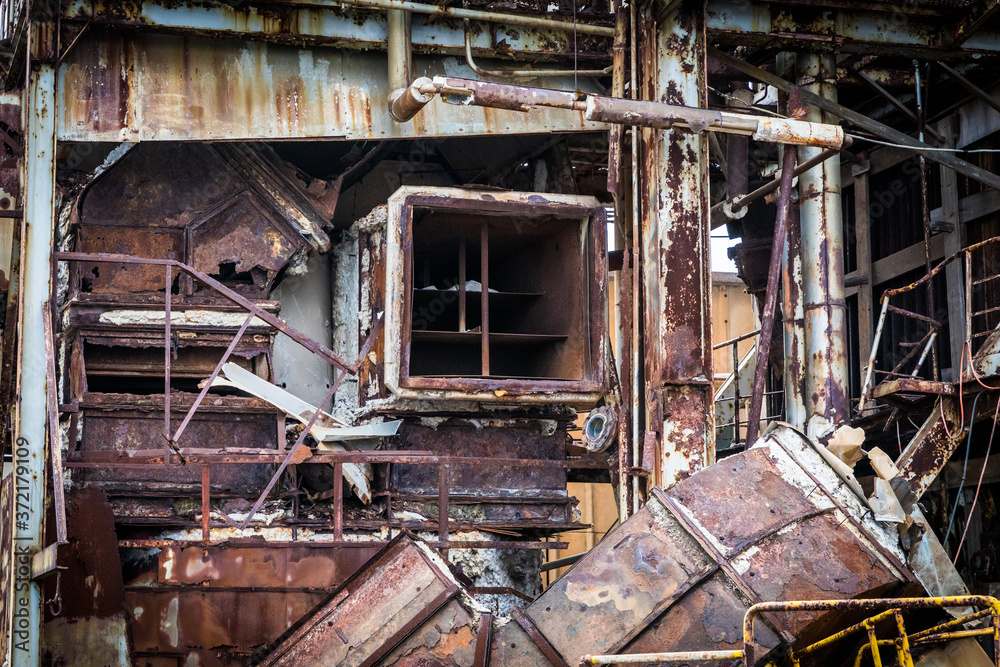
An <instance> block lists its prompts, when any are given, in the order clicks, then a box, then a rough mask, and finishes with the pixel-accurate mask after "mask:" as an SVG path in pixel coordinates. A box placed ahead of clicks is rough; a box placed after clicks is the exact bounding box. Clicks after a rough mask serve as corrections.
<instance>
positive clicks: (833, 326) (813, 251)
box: [797, 53, 850, 423]
mask: <svg viewBox="0 0 1000 667" xmlns="http://www.w3.org/2000/svg"><path fill="white" fill-rule="evenodd" d="M797 66H798V75H799V85H800V86H802V87H803V88H804V89H805V90H808V91H810V92H812V93H816V94H817V95H821V96H823V97H825V98H827V99H829V100H832V101H836V99H837V87H836V85H837V63H836V61H835V59H834V56H833V54H815V53H802V54H799V56H798V61H797ZM805 120H808V121H813V122H828V123H834V122H837V121H836V119H835V118H834V117H832V116H826V115H825V114H824V113H823V112H822V111H820V110H819V109H816V108H812V109H811V110H810V113H809V115H808V116H807V117H806V118H805ZM821 150H822V149H820V148H799V161H800V162H804V161H805V160H808V159H809V158H811V157H813V156H814V155H816V154H817V153H819V152H821ZM799 204H800V208H799V212H800V220H801V228H802V296H803V301H804V314H805V325H806V327H805V328H806V356H805V362H806V365H805V389H806V393H805V404H806V413H807V417H808V418H811V417H812V416H813V415H818V416H820V417H823V418H825V419H827V420H829V421H831V422H835V423H837V422H843V421H846V420H847V418H848V417H849V405H848V397H849V391H850V385H849V381H848V378H849V376H848V372H847V306H846V303H845V301H844V228H843V220H842V217H841V208H840V164H839V162H838V161H837V160H827V161H825V162H823V163H822V164H820V165H817V166H816V167H813V168H812V169H810V170H809V171H807V172H805V173H804V174H802V175H801V176H800V177H799Z"/></svg>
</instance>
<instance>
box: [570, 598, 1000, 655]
mask: <svg viewBox="0 0 1000 667" xmlns="http://www.w3.org/2000/svg"><path fill="white" fill-rule="evenodd" d="M954 607H980V608H981V610H980V611H978V612H975V613H972V614H968V615H965V616H963V617H961V618H958V619H953V620H950V621H947V622H944V623H940V624H938V625H935V626H934V627H931V628H927V629H926V630H921V631H920V632H915V633H913V634H909V633H908V632H907V630H906V625H905V624H904V622H903V615H902V611H903V610H904V609H945V608H954ZM838 609H839V610H844V611H848V610H866V611H876V610H883V611H880V613H878V614H875V615H874V616H872V617H870V618H867V619H865V620H864V621H862V622H860V623H855V624H854V625H852V626H850V627H848V628H845V629H843V630H841V631H839V632H836V633H834V634H832V635H830V636H828V637H826V638H825V639H821V640H819V641H817V642H815V643H813V644H810V645H809V646H806V647H805V648H802V649H799V650H798V651H792V652H790V653H789V656H788V657H789V659H790V661H791V664H792V665H793V666H794V667H799V665H801V660H802V657H803V656H805V655H808V654H810V653H815V652H816V651H818V650H820V649H823V648H827V647H829V646H831V645H833V644H834V643H835V642H838V641H840V640H842V639H845V638H847V637H849V636H851V635H854V634H858V633H860V632H865V633H867V635H868V642H867V643H865V644H864V645H862V646H861V648H860V650H859V651H858V654H857V658H856V661H855V664H859V661H860V659H861V657H862V656H863V654H864V651H866V650H871V651H872V657H873V659H874V660H875V664H876V665H881V664H882V661H881V656H880V653H879V647H880V646H893V647H894V648H895V650H896V655H897V664H899V665H905V666H906V667H912V666H913V655H912V649H913V647H915V646H918V645H927V644H934V643H941V642H947V641H951V640H953V639H962V638H965V637H979V636H985V635H992V636H993V653H994V664H995V665H997V667H1000V600H997V599H996V598H993V597H990V596H986V595H956V596H948V597H931V598H874V599H863V600H810V601H788V602H759V603H757V604H755V605H753V606H751V607H750V608H749V609H747V611H746V613H745V614H744V616H743V648H742V650H736V649H734V650H724V651H676V652H668V653H636V654H632V655H627V654H625V655H585V656H583V657H582V658H580V665H581V666H586V665H618V664H631V663H650V662H660V663H678V662H690V661H697V660H701V661H716V660H742V664H743V665H744V667H750V666H751V665H753V664H754V663H755V657H756V651H755V642H754V619H755V618H756V617H757V616H759V615H761V614H775V613H788V612H802V611H833V610H838ZM986 617H989V618H990V619H991V626H992V627H990V628H983V629H976V630H952V629H953V628H956V627H959V626H961V625H965V624H966V623H969V622H972V621H977V620H979V619H983V618H986ZM890 618H892V619H893V620H894V621H895V625H896V631H897V637H896V638H895V639H888V640H887V639H878V637H877V636H876V633H875V627H876V625H877V624H878V623H879V622H881V621H885V620H888V619H890Z"/></svg>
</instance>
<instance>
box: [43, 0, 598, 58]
mask: <svg viewBox="0 0 1000 667" xmlns="http://www.w3.org/2000/svg"><path fill="white" fill-rule="evenodd" d="M271 4H272V3H270V2H268V3H243V4H241V5H239V6H236V5H233V4H231V3H227V2H218V3H214V4H213V3H209V2H205V3H201V4H199V5H198V6H191V5H189V6H186V7H184V8H183V9H182V10H180V9H177V8H174V7H173V6H172V5H170V3H169V0H167V1H164V0H142V1H141V2H134V3H130V4H129V5H128V6H127V7H122V6H121V4H120V3H116V2H91V1H90V0H70V1H69V2H67V3H65V4H64V5H63V7H62V11H61V20H62V21H63V22H64V23H67V24H71V23H73V24H83V25H93V26H95V27H97V26H113V27H119V28H138V29H142V30H147V31H149V30H154V31H158V32H171V33H177V34H185V33H187V34H192V33H198V32H205V31H210V32H211V33H212V35H213V36H224V37H229V38H233V39H248V40H249V39H253V40H271V41H276V42H281V41H285V42H287V41H289V40H290V39H294V42H295V43H296V44H301V45H316V46H320V45H325V46H336V47H338V48H352V49H379V48H385V46H386V43H387V41H388V33H389V32H391V30H390V29H389V28H388V26H387V21H386V20H385V18H383V16H380V15H379V13H380V12H381V11H385V12H386V13H389V12H392V11H400V12H406V13H415V14H417V16H416V17H415V18H417V22H416V24H415V25H414V29H415V30H414V37H415V46H416V47H417V49H418V50H419V51H421V52H424V53H428V52H430V53H452V54H458V53H459V52H460V50H461V48H462V38H463V29H462V26H461V25H456V23H459V22H457V21H447V22H442V21H441V15H442V14H445V15H450V17H451V18H458V19H469V20H473V21H476V24H475V26H476V30H475V36H474V39H475V43H474V47H475V48H476V50H477V51H479V52H480V53H484V54H486V53H488V54H489V55H491V56H499V57H535V58H538V57H547V58H552V57H553V56H555V57H560V56H561V57H562V58H565V57H566V56H570V57H572V55H573V28H574V24H573V23H572V22H571V21H560V20H553V19H550V18H546V17H534V16H525V15H522V14H508V13H498V12H484V11H479V10H470V9H466V10H463V9H462V8H449V7H443V6H437V5H430V4H420V3H408V2H379V1H377V0H376V1H375V2H366V1H365V0H358V1H357V2H350V1H348V2H337V3H332V2H322V1H321V0H305V1H295V2H290V1H288V0H286V1H285V2H284V3H282V4H283V5H284V7H282V9H281V12H282V18H280V19H279V18H277V16H276V15H275V8H274V7H270V6H268V5H271ZM373 9H376V10H379V13H374V12H373V11H372V10H373ZM456 9H457V11H456ZM515 26H517V27H515ZM576 27H577V28H578V31H577V32H578V34H582V35H590V34H593V35H594V36H595V37H610V36H611V34H612V33H611V32H610V31H611V30H612V28H610V27H609V26H605V25H594V24H591V23H585V22H582V21H581V22H578V23H577V24H576ZM591 31H595V32H593V33H591ZM500 40H505V41H506V43H507V47H508V48H507V49H502V48H496V47H495V46H494V45H495V44H496V43H497V42H498V41H500ZM584 44H585V45H586V46H584V45H581V46H584V53H583V54H581V55H584V56H585V57H590V58H593V57H594V56H595V55H597V53H595V52H596V51H597V49H596V46H595V45H594V44H593V43H591V42H589V41H588V42H585V43H584Z"/></svg>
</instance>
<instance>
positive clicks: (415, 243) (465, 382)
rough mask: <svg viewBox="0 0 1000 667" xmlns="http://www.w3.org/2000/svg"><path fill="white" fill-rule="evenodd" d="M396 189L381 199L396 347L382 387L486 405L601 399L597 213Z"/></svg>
mask: <svg viewBox="0 0 1000 667" xmlns="http://www.w3.org/2000/svg"><path fill="white" fill-rule="evenodd" d="M403 190H405V192H397V193H396V195H394V196H393V199H392V200H390V226H391V227H392V228H393V229H392V230H391V231H390V255H389V263H390V268H389V278H388V282H387V287H388V289H389V291H390V293H391V292H395V294H396V296H397V300H396V301H395V304H394V305H393V307H390V310H391V311H392V312H390V313H389V319H388V322H387V323H388V324H389V327H390V329H394V330H395V331H396V332H397V333H398V336H399V341H400V345H399V348H398V349H399V360H398V375H397V376H396V377H395V378H393V377H392V374H391V373H389V374H387V382H388V383H389V384H390V389H393V391H394V392H396V393H399V394H400V395H404V394H405V395H410V396H415V393H414V391H409V392H408V391H407V390H416V392H418V393H419V392H420V391H421V390H423V391H425V392H426V391H430V392H433V391H435V390H452V391H454V390H460V391H465V392H468V393H470V394H483V395H487V396H492V397H493V398H494V399H498V398H502V397H503V396H505V395H508V394H516V395H520V396H525V395H530V394H532V393H537V392H569V393H573V394H578V395H579V394H592V393H595V392H599V391H601V389H602V388H603V386H604V355H605V351H606V348H605V344H606V343H605V341H606V336H607V332H606V326H607V325H606V312H607V307H606V303H605V283H606V275H607V265H606V258H605V254H606V234H607V231H606V229H605V226H606V225H605V217H604V210H603V208H602V207H601V206H600V204H599V203H598V202H597V201H596V200H595V199H593V198H591V197H573V196H561V195H539V194H537V193H499V192H476V191H466V190H454V189H419V190H418V189H416V188H404V189H403ZM442 190H443V191H442ZM394 203H395V206H394V205H393V204H394ZM394 241H395V243H394ZM392 246H395V255H396V256H397V257H398V261H399V262H400V266H399V267H398V268H397V270H394V267H393V266H392V264H393V255H394V253H393V248H392ZM394 278H395V281H394ZM389 303H393V300H391V299H390V301H389ZM394 316H395V319H396V321H395V322H393V319H394ZM390 350H392V348H391V347H390ZM393 379H395V381H396V382H395V385H396V386H395V387H393V384H394V383H393ZM426 395H427V394H426V393H424V394H421V396H426ZM450 395H451V396H452V397H455V396H454V394H453V393H452V394H450ZM574 398H576V399H581V398H582V397H581V396H575V397H574ZM478 400H483V399H482V396H479V397H478Z"/></svg>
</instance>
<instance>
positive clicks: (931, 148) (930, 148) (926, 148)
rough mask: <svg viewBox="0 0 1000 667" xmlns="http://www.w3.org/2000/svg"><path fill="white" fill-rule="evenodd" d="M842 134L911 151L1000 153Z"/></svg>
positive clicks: (997, 149) (848, 133) (985, 149)
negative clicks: (911, 143)
mask: <svg viewBox="0 0 1000 667" xmlns="http://www.w3.org/2000/svg"><path fill="white" fill-rule="evenodd" d="M844 134H845V135H846V136H848V137H850V138H851V139H856V140H858V141H870V142H871V143H873V144H879V145H882V146H889V147H890V148H907V149H909V150H912V151H918V150H919V151H937V152H939V153H1000V148H974V149H972V150H966V149H964V148H940V147H937V146H910V145H908V144H895V143H893V142H891V141H882V140H881V139H873V138H872V137H865V136H862V135H860V134H851V133H850V132H845V133H844Z"/></svg>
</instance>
